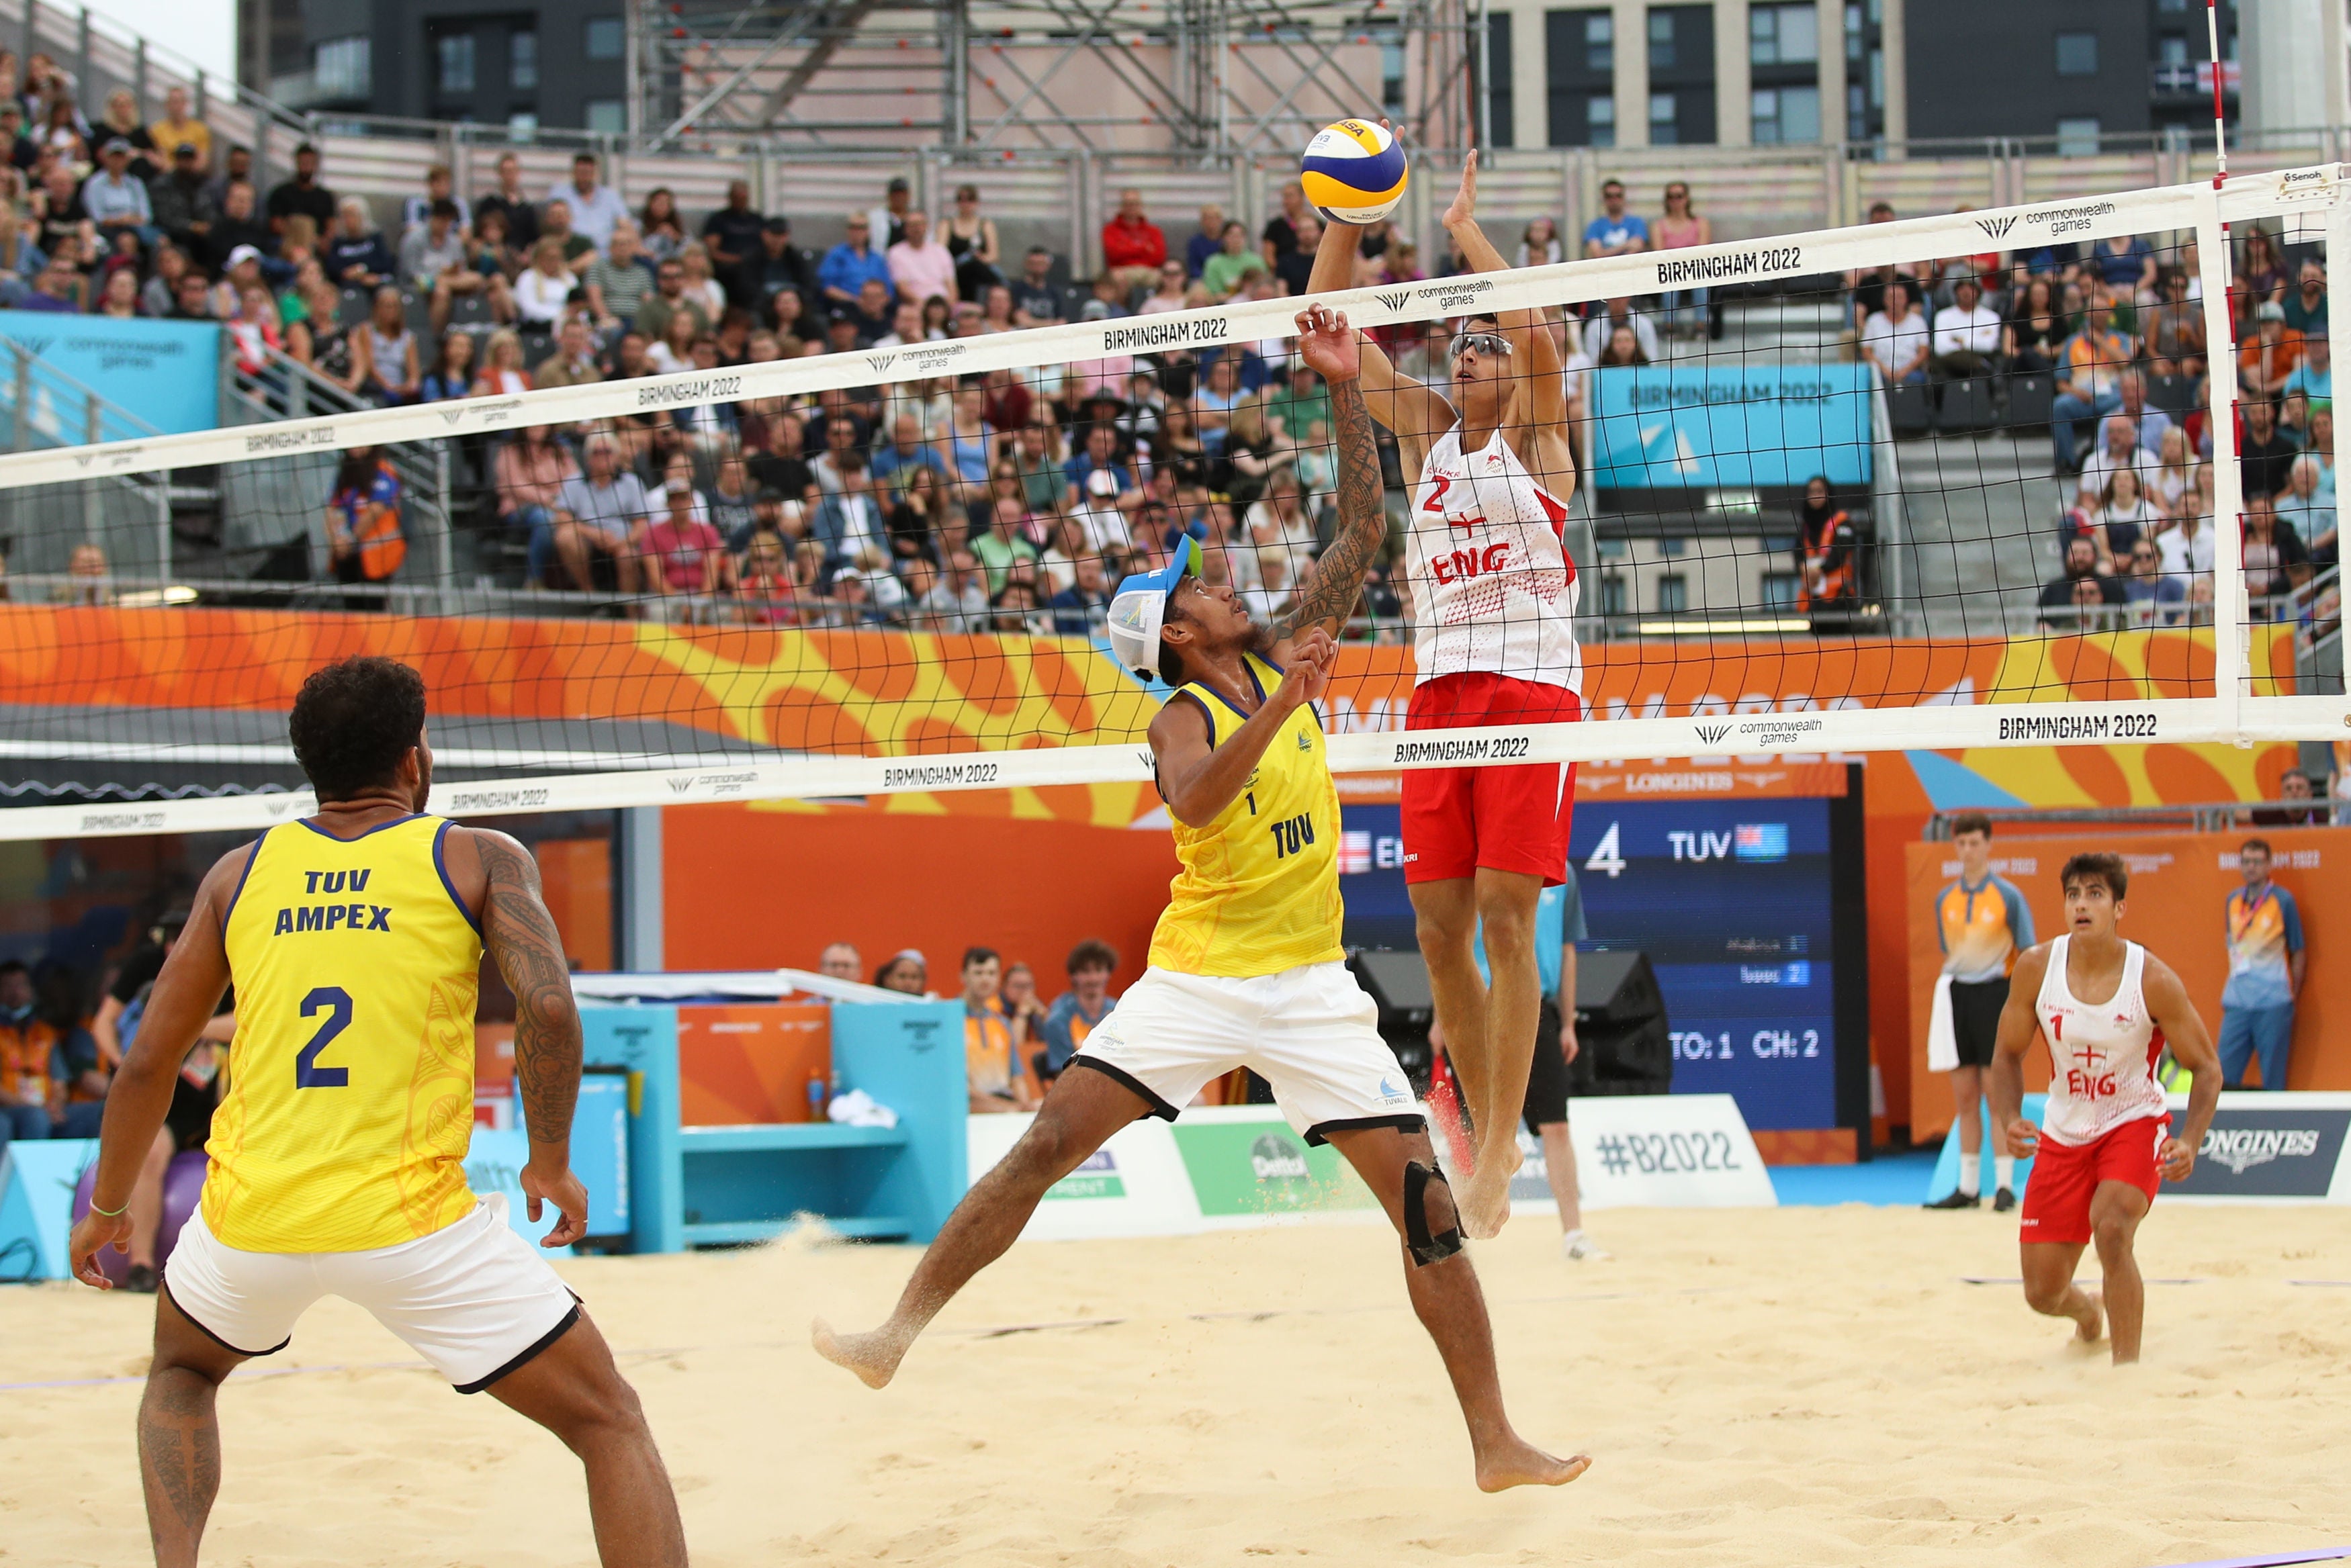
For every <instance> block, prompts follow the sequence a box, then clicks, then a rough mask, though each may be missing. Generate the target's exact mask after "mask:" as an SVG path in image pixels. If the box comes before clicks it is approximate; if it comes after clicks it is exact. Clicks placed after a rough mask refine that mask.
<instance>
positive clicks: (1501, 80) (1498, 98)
mask: <svg viewBox="0 0 2351 1568" xmlns="http://www.w3.org/2000/svg"><path fill="white" fill-rule="evenodd" d="M1512 68H1513V67H1512V63H1511V60H1510V13H1509V12H1508V11H1489V12H1488V13H1487V14H1486V118H1487V119H1488V121H1489V126H1488V129H1489V132H1490V133H1491V135H1492V138H1493V144H1494V145H1495V146H1497V147H1516V146H1517V145H1518V144H1519V138H1518V118H1519V97H1518V94H1517V93H1515V92H1513V91H1511V90H1510V73H1511V70H1512Z"/></svg>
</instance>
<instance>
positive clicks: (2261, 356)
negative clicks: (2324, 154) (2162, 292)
mask: <svg viewBox="0 0 2351 1568" xmlns="http://www.w3.org/2000/svg"><path fill="white" fill-rule="evenodd" d="M85 200H87V198H85ZM2302 343H2303V335H2302V334H2301V333H2299V332H2296V331H2295V330H2294V328H2293V327H2289V326H2287V325H2286V322H2285V306H2283V305H2280V304H2278V303H2277V302H2276V301H2275V300H2266V301H2264V302H2262V304H2260V305H2257V306H2254V307H2253V340H2252V342H2250V343H2248V344H2246V345H2245V346H2244V347H2243V348H2240V349H2239V350H2237V379H2238V382H2239V383H2240V384H2241V386H2242V387H2243V388H2244V389H2245V395H2246V396H2247V397H2249V398H2267V399H2272V400H2274V399H2276V398H2277V397H2278V396H2280V395H2281V394H2282V393H2283V392H2284V390H2285V383H2286V378H2287V377H2289V376H2291V375H2293V374H2294V367H2295V366H2296V365H2299V364H2301V363H2302Z"/></svg>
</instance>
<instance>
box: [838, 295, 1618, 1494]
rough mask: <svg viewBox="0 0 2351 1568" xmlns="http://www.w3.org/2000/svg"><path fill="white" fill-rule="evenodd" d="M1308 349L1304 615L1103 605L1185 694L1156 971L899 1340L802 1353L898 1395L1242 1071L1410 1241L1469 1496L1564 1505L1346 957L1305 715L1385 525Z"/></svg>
mask: <svg viewBox="0 0 2351 1568" xmlns="http://www.w3.org/2000/svg"><path fill="white" fill-rule="evenodd" d="M1298 329H1299V333H1300V338H1299V352H1300V353H1301V356H1303V357H1304V358H1305V360H1306V362H1307V363H1308V364H1309V365H1311V366H1312V367H1313V368H1314V369H1316V370H1318V371H1320V372H1321V373H1322V378H1323V379H1324V380H1325V381H1327V382H1328V383H1329V384H1330V390H1331V411H1332V423H1333V425H1334V426H1335V427H1336V429H1337V431H1338V442H1339V519H1340V521H1339V529H1338V533H1337V535H1336V537H1334V538H1333V539H1332V542H1331V545H1330V547H1329V548H1327V549H1325V550H1324V551H1323V552H1322V557H1321V559H1320V560H1318V561H1317V562H1316V563H1315V566H1314V568H1313V575H1312V576H1311V578H1310V579H1308V580H1307V581H1306V582H1305V583H1303V584H1302V585H1301V588H1300V592H1299V603H1298V607H1297V608H1296V609H1295V610H1294V611H1292V612H1291V613H1290V615H1288V616H1286V617H1284V618H1282V619H1281V620H1280V621H1279V622H1277V623H1276V624H1275V625H1273V626H1271V627H1260V626H1256V625H1254V624H1252V623H1251V621H1250V619H1249V611H1248V610H1247V609H1246V608H1245V607H1243V606H1242V605H1241V603H1240V602H1239V601H1238V599H1237V598H1236V597H1234V594H1233V591H1232V588H1231V587H1230V586H1229V585H1219V586H1216V587H1211V586H1209V585H1208V584H1207V582H1205V581H1203V580H1202V579H1201V577H1200V576H1198V575H1197V574H1198V571H1199V561H1200V556H1199V550H1198V546H1197V545H1196V543H1194V544H1192V545H1188V546H1187V548H1186V550H1185V552H1184V553H1183V554H1181V555H1179V556H1178V557H1177V559H1176V560H1175V563H1173V564H1172V565H1170V566H1168V567H1167V568H1166V569H1165V571H1163V572H1156V573H1150V574H1146V575H1144V576H1136V577H1129V578H1128V579H1127V580H1126V581H1125V582H1124V583H1123V584H1121V585H1120V587H1119V592H1118V594H1117V596H1116V597H1115V598H1114V599H1113V601H1112V605H1111V639H1112V644H1113V648H1114V649H1116V651H1117V652H1118V655H1119V657H1120V659H1122V660H1123V661H1124V662H1125V663H1126V664H1128V665H1129V666H1130V667H1132V668H1134V669H1136V670H1138V671H1141V672H1148V671H1151V670H1156V671H1157V672H1158V673H1159V674H1160V675H1162V676H1163V677H1165V680H1166V681H1167V683H1168V684H1169V685H1171V686H1173V687H1175V689H1176V691H1175V696H1174V697H1173V698H1171V699H1169V701H1168V702H1167V705H1166V706H1165V708H1163V709H1161V710H1160V712H1159V716H1158V717H1157V718H1156V719H1155V720H1154V721H1153V722H1152V725H1151V746H1152V752H1153V755H1154V757H1155V764H1156V768H1157V773H1158V784H1159V793H1160V795H1161V797H1162V798H1163V799H1164V800H1165V801H1166V803H1167V811H1168V815H1169V816H1170V818H1171V819H1172V823H1173V826H1174V829H1175V851H1176V857H1177V859H1178V860H1179V861H1180V862H1181V867H1182V868H1181V870H1179V871H1178V873H1177V874H1176V877H1175V883H1174V885H1173V886H1172V888H1170V889H1169V898H1168V905H1167V911H1166V913H1165V914H1164V915H1162V916H1161V917H1160V919H1159V926H1158V929H1157V930H1156V931H1155V933H1154V934H1153V936H1152V941H1151V968H1150V969H1149V971H1146V972H1145V973H1144V977H1143V978H1142V979H1141V980H1140V981H1136V982H1135V984H1134V987H1133V989H1131V990H1129V991H1128V992H1127V993H1126V994H1125V995H1124V996H1123V997H1122V998H1121V999H1120V1000H1119V1004H1118V1011H1116V1012H1113V1013H1112V1014H1111V1015H1110V1017H1109V1018H1108V1019H1106V1020H1104V1021H1103V1023H1102V1027H1100V1028H1099V1029H1096V1030H1095V1031H1094V1032H1093V1033H1092V1034H1089V1035H1088V1036H1087V1037H1086V1042H1085V1044H1084V1045H1083V1046H1082V1047H1081V1049H1080V1050H1079V1052H1078V1054H1076V1055H1074V1056H1072V1057H1071V1058H1070V1070H1069V1071H1065V1072H1064V1073H1062V1075H1061V1078H1060V1079H1059V1081H1058V1082H1057V1083H1056V1084H1055V1085H1054V1087H1053V1091H1052V1093H1051V1095H1050V1096H1048V1097H1047V1098H1046V1101H1045V1105H1044V1108H1043V1109H1042V1110H1040V1112H1039V1113H1038V1115H1037V1120H1036V1122H1035V1123H1034V1125H1032V1126H1031V1127H1029V1131H1028V1132H1027V1133H1025V1134H1024V1135H1022V1137H1021V1138H1020V1141H1019V1143H1018V1144H1016V1145H1015V1146H1014V1147H1013V1148H1012V1151H1011V1152H1010V1153H1009V1154H1008V1155H1007V1156H1006V1157H1005V1158H1004V1159H1003V1160H1002V1161H1001V1162H999V1163H998V1165H997V1167H996V1168H994V1169H993V1170H991V1171H989V1172H988V1173H987V1175H986V1176H984V1177H982V1178H981V1179H979V1180H978V1181H977V1183H975V1184H974V1185H973V1187H972V1189H971V1190H970V1192H968V1193H967V1194H966V1195H965V1197H964V1200H963V1201H962V1202H961V1203H959V1204H957V1205H956V1210H955V1212H954V1213H953V1214H952V1215H950V1216H949V1217H948V1219H947V1222H946V1226H945V1227H944V1228H943V1229H942V1230H941V1231H940V1232H939V1235H938V1239H937V1240H936V1241H933V1242H932V1243H931V1245H930V1249H929V1250H928V1251H926V1252H925V1253H924V1255H923V1261H922V1262H920V1263H919V1264H917V1265H916V1266H915V1269H914V1277H913V1278H912V1279H911V1280H909V1281H908V1282H906V1288H905V1290H904V1293H902V1294H901V1295H900V1297H899V1299H898V1305H897V1310H896V1311H894V1312H893V1313H892V1314H891V1315H890V1319H889V1321H888V1322H887V1323H885V1324H883V1325H882V1326H881V1327H880V1328H878V1329H875V1330H873V1331H872V1333H869V1334H836V1333H834V1332H833V1330H832V1328H831V1326H830V1325H829V1324H825V1323H822V1322H819V1323H818V1324H816V1325H815V1331H814V1339H815V1343H816V1348H817V1350H818V1352H819V1354H820V1355H823V1356H825V1357H826V1358H827V1359H828V1360H831V1361H833V1362H836V1363H838V1364H839V1365H841V1366H845V1367H847V1368H849V1370H851V1371H852V1372H854V1373H855V1374H856V1375H857V1376H859V1377H860V1378H862V1379H863V1380H864V1381H865V1382H866V1383H867V1384H869V1385H871V1386H873V1387H876V1388H879V1387H881V1386H883V1385H884V1384H886V1383H888V1382H889V1381H890V1379H891V1378H892V1377H893V1376H895V1374H896V1372H897V1370H898V1364H899V1362H900V1361H901V1360H903V1359H904V1356H905V1354H906V1352H907V1350H908V1349H909V1348H910V1347H911V1346H912V1345H913V1344H914V1337H915V1335H917V1334H920V1333H921V1332H922V1331H923V1328H924V1325H925V1324H928V1323H929V1322H930V1321H931V1319H932V1318H933V1317H935V1316H936V1315H937V1314H938V1312H939V1309H940V1308H942V1307H944V1306H945V1305H946V1303H947V1302H948V1301H949V1300H950V1299H951V1298H952V1297H953V1296H954V1295H955V1293H956V1292H957V1291H958V1290H960V1289H962V1288H963V1286H964V1284H965V1283H966V1282H967V1281H968V1280H970V1278H971V1277H972V1276H973V1275H974V1274H976V1273H977V1272H979V1271H980V1270H981V1269H983V1268H985V1267H986V1266H987V1264H989V1263H990V1262H994V1261H995V1260H996V1259H997V1258H998V1257H1000V1256H1001V1255H1002V1254H1003V1252H1004V1250H1005V1249H1006V1248H1007V1247H1008V1246H1010V1245H1011V1244H1012V1241H1013V1239H1014V1238H1015V1237H1017V1236H1018V1235H1019V1233H1020V1230H1021V1227H1022V1226H1024V1225H1025V1224H1027V1223H1028V1220H1029V1215H1030V1214H1031V1213H1033V1212H1034V1211H1035V1210H1036V1207H1037V1204H1038V1201H1039V1200H1040V1199H1042V1198H1043V1196H1044V1195H1045V1191H1046V1189H1048V1188H1050V1187H1051V1186H1052V1185H1053V1183H1054V1182H1056V1181H1059V1180H1060V1179H1061V1178H1062V1177H1064V1176H1067V1175H1068V1174H1069V1173H1070V1172H1071V1171H1072V1170H1074V1169H1076V1168H1077V1167H1078V1166H1079V1164H1080V1163H1081V1162H1082V1161H1083V1160H1084V1159H1085V1158H1087V1157H1088V1156H1090V1155H1092V1153H1093V1152H1094V1150H1096V1149H1097V1148H1100V1147H1102V1144H1103V1143H1104V1142H1106V1141H1107V1140H1108V1139H1109V1138H1110V1137H1111V1135H1112V1134H1113V1133H1115V1132H1117V1131H1118V1130H1119V1128H1121V1127H1125V1126H1126V1125H1127V1124H1128V1123H1130V1122H1133V1121H1135V1120H1137V1119H1138V1118H1140V1117H1143V1116H1165V1117H1166V1118H1168V1119H1169V1120H1171V1121H1172V1120H1173V1119H1175V1116H1176V1114H1177V1109H1178V1107H1179V1106H1183V1105H1184V1104H1185V1103H1186V1102H1187V1101H1188V1100H1190V1099H1191V1098H1192V1096H1194V1095H1196V1094H1197V1093H1198V1092H1199V1090H1200V1088H1201V1087H1202V1085H1206V1084H1207V1082H1208V1080H1210V1079H1211V1078H1215V1077H1217V1076H1219V1075H1223V1074H1225V1073H1228V1072H1230V1071H1231V1070H1232V1069H1234V1068H1235V1067H1240V1066H1247V1067H1249V1068H1252V1069H1253V1070H1255V1071H1256V1072H1257V1073H1258V1074H1259V1075H1261V1076H1263V1077H1264V1078H1265V1079H1266V1080H1267V1081H1268V1082H1269V1083H1270V1084H1271V1085H1273V1093H1274V1098H1275V1099H1276V1101H1278V1102H1279V1103H1280V1106H1281V1108H1282V1111H1283V1113H1284V1114H1285V1115H1286V1116H1289V1118H1290V1125H1291V1126H1292V1127H1296V1128H1297V1129H1298V1130H1299V1131H1300V1132H1301V1133H1302V1134H1304V1135H1305V1137H1306V1139H1307V1141H1308V1142H1310V1143H1325V1142H1327V1143H1330V1144H1332V1145H1333V1146H1334V1147H1337V1148H1338V1150H1339V1152H1340V1153H1341V1154H1342V1155H1343V1156H1345V1158H1347V1160H1348V1162H1349V1163H1350V1164H1352V1165H1353V1167H1354V1168H1356V1170H1358V1171H1359V1172H1361V1173H1362V1175H1363V1177H1364V1180H1365V1181H1366V1182H1367V1183H1368V1184H1369V1185H1370V1187H1371V1189H1372V1190H1373V1192H1374V1193H1375V1194H1377V1195H1378V1197H1379V1199H1380V1202H1381V1204H1382V1205H1383V1206H1384V1208H1385V1209H1386V1210H1387V1214H1388V1218H1389V1220H1391V1221H1393V1222H1394V1223H1395V1227H1396V1229H1397V1230H1398V1231H1400V1232H1402V1234H1403V1236H1404V1239H1405V1258H1406V1260H1407V1262H1408V1267H1407V1268H1406V1269H1405V1276H1406V1283H1407V1287H1408V1289H1409V1292H1410V1294H1411V1296H1412V1304H1413V1308H1414V1310H1415V1311H1416V1313H1417V1314H1419V1316H1420V1320H1421V1322H1422V1324H1425V1325H1426V1328H1427V1329H1428V1332H1429V1334H1430V1336H1431V1337H1432V1338H1433V1339H1435V1340H1436V1342H1437V1351H1438V1354H1439V1355H1442V1356H1443V1357H1444V1361H1445V1369H1446V1371H1447V1374H1448V1375H1449V1376H1451V1378H1452V1382H1453V1388H1454V1392H1455V1394H1456V1396H1457V1397H1458V1398H1459V1400H1460V1402H1461V1410H1462V1414H1463V1416H1464V1417H1466V1418H1467V1419H1468V1426H1469V1440H1470V1447H1471V1449H1472V1450H1473V1455H1474V1458H1475V1460H1476V1466H1477V1478H1478V1484H1479V1487H1481V1488H1483V1489H1484V1490H1488V1491H1499V1490H1502V1489H1504V1488H1506V1487H1513V1486H1527V1485H1551V1486H1556V1485H1558V1484H1560V1483H1561V1482H1563V1481H1571V1480H1574V1479H1575V1478H1576V1477H1577V1476H1579V1475H1581V1474H1583V1471H1584V1469H1586V1468H1587V1466H1588V1465H1589V1464H1590V1461H1589V1460H1588V1459H1580V1458H1579V1459H1555V1458H1553V1457H1552V1455H1550V1454H1547V1453H1544V1452H1542V1451H1541V1449H1536V1448H1535V1447H1533V1446H1532V1445H1531V1444H1530V1443H1528V1442H1526V1441H1525V1440H1524V1439H1522V1438H1520V1437H1519V1435H1518V1434H1517V1433H1516V1432H1514V1431H1513V1430H1511V1428H1510V1417H1508V1416H1507V1415H1505V1414H1504V1412H1503V1409H1502V1393H1501V1386H1500V1381H1499V1377H1498V1376H1497V1374H1496V1372H1495V1368H1494V1342H1493V1332H1492V1328H1491V1325H1490V1324H1489V1323H1488V1321H1487V1317H1486V1303H1485V1297H1484V1296H1483V1294H1482V1293H1480V1292H1479V1287H1478V1276H1477V1274H1476V1272H1474V1271H1473V1270H1472V1269H1471V1268H1470V1264H1469V1259H1468V1256H1467V1255H1465V1254H1464V1253H1463V1251H1462V1242H1461V1231H1460V1226H1459V1223H1458V1220H1457V1218H1456V1216H1455V1213H1454V1209H1453V1201H1452V1196H1451V1193H1450V1191H1449V1189H1447V1185H1446V1181H1445V1178H1444V1176H1443V1175H1442V1174H1441V1173H1440V1172H1439V1171H1438V1169H1437V1157H1436V1155H1435V1153H1434V1152H1433V1151H1432V1150H1431V1149H1430V1147H1429V1143H1428V1133H1427V1129H1426V1127H1425V1126H1424V1125H1423V1122H1422V1119H1421V1117H1420V1116H1419V1114H1418V1113H1417V1112H1416V1111H1415V1110H1414V1109H1413V1107H1412V1096H1411V1094H1410V1093H1409V1090H1408V1087H1407V1084H1406V1080H1405V1075H1404V1071H1403V1069H1402V1068H1400V1067H1399V1066H1398V1065H1397V1064H1396V1060H1395V1056H1394V1055H1393V1054H1391V1053H1390V1052H1389V1050H1388V1048H1387V1045H1386V1044H1385V1043H1384V1042H1383V1041H1382V1040H1381V1039H1380V1036H1379V1032H1378V1030H1377V1029H1376V1028H1375V1027H1374V1024H1375V1022H1376V1018H1377V1012H1376V1010H1375V1009H1374V1005H1373V1003H1372V1001H1371V998H1369V997H1368V996H1366V995H1364V992H1363V990H1362V989H1361V988H1360V987H1359V986H1357V985H1356V983H1355V981H1354V977H1353V975H1351V974H1349V973H1348V972H1347V969H1346V965H1345V963H1344V956H1345V955H1344V953H1343V950H1341V948H1340V945H1339V919H1340V900H1339V873H1338V863H1337V859H1336V853H1335V852H1336V849H1337V842H1338V836H1339V800H1338V792H1337V791H1336V789H1334V788H1333V786H1332V782H1331V771H1330V767H1329V764H1328V763H1326V762H1325V760H1324V758H1323V753H1322V724H1321V722H1320V721H1319V720H1318V718H1317V717H1316V714H1315V711H1314V709H1313V707H1312V702H1313V700H1314V698H1315V697H1316V696H1317V695H1319V694H1320V693H1321V691H1322V687H1323V684H1324V682H1325V681H1326V680H1327V679H1328V678H1329V675H1330V670H1331V662H1332V657H1333V655H1334V652H1335V645H1334V644H1333V642H1332V638H1333V636H1334V635H1335V634H1336V633H1337V632H1338V631H1339V630H1340V629H1341V628H1343V626H1344V625H1345V623H1346V619H1347V617H1348V616H1349V614H1350V613H1351V612H1352V611H1353V607H1354V604H1355V600H1356V598H1357V596H1358V595H1359V594H1360V592H1361V590H1362V586H1363V578H1364V567H1365V566H1368V565H1369V564H1370V562H1371V560H1372V557H1373V556H1374V555H1375V554H1376V553H1377V552H1378V550H1379V547H1380V545H1381V543H1382V540H1383V537H1384V534H1385V531H1386V525H1387V524H1386V518H1385V517H1384V514H1383V512H1382V508H1381V500H1382V494H1381V483H1380V465H1379V455H1378V452H1376V450H1375V449H1374V445H1373V434H1372V423H1371V419H1370V416H1369V415H1368V414H1367V413H1365V411H1364V397H1363V392H1362V389H1360V388H1359V387H1358V386H1357V385H1356V376H1357V373H1358V369H1359V361H1358V357H1357V352H1356V346H1355V337H1354V334H1353V332H1352V331H1351V330H1349V328H1348V327H1347V322H1346V317H1343V316H1341V315H1339V314H1337V313H1336V312H1334V311H1332V310H1329V309H1326V308H1324V307H1322V306H1315V307H1313V308H1311V309H1309V310H1307V311H1306V312H1304V313H1303V314H1301V316H1300V317H1299V318H1298ZM1079 1069H1091V1071H1081V1070H1079Z"/></svg>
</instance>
